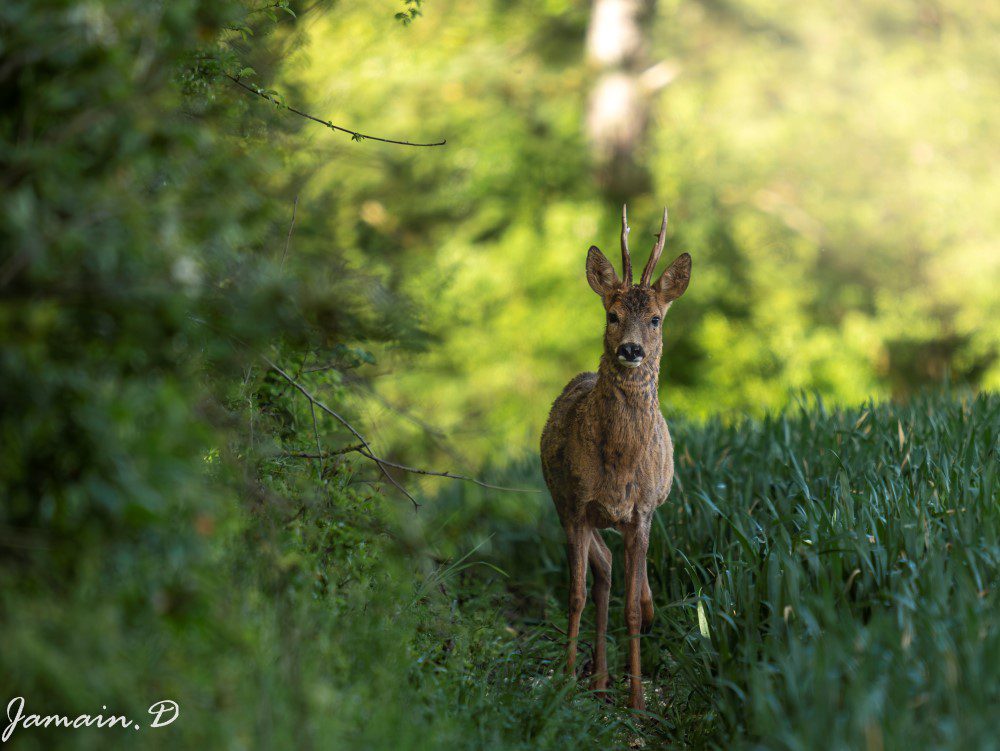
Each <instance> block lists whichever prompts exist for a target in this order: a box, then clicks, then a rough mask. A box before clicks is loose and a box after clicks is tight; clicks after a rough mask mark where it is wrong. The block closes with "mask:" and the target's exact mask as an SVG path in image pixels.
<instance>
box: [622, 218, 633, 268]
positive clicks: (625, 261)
mask: <svg viewBox="0 0 1000 751" xmlns="http://www.w3.org/2000/svg"><path fill="white" fill-rule="evenodd" d="M628 230H629V227H628V205H627V204H624V203H623V204H622V280H623V281H624V282H625V284H627V285H628V286H630V287H631V286H632V255H631V254H630V253H629V252H628Z"/></svg>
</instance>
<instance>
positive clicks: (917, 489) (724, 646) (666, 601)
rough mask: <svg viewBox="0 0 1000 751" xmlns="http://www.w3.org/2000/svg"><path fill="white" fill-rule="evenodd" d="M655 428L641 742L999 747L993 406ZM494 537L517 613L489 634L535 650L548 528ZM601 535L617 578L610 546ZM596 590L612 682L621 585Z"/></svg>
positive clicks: (552, 572) (549, 548)
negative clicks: (672, 445) (606, 619)
mask: <svg viewBox="0 0 1000 751" xmlns="http://www.w3.org/2000/svg"><path fill="white" fill-rule="evenodd" d="M674 433H675V438H676V444H677V455H678V462H677V464H678V471H677V481H676V484H675V488H674V491H673V493H672V494H671V496H670V499H669V500H668V502H667V504H666V505H664V506H663V507H662V508H661V509H660V511H659V512H658V514H657V517H656V521H655V524H654V529H653V534H652V540H651V545H650V552H649V566H650V577H651V584H652V587H653V593H654V600H655V602H656V604H657V607H658V613H657V620H656V624H655V627H654V629H653V632H652V633H651V634H650V635H648V636H646V637H644V638H643V663H644V671H645V673H646V675H647V676H648V678H649V680H648V688H647V693H648V695H649V699H650V700H651V704H650V712H649V714H648V716H647V717H645V718H643V719H642V720H641V721H639V724H640V726H641V728H640V729H641V732H642V734H643V735H644V736H645V738H646V740H647V741H648V742H650V743H656V744H664V745H671V744H677V745H695V746H702V745H706V746H709V745H710V746H718V747H722V748H732V747H761V748H788V749H799V748H801V749H813V748H844V749H856V748H870V749H881V748H955V749H971V748H976V749H986V748H997V747H998V743H1000V741H998V736H997V732H996V730H997V724H996V711H997V707H998V706H1000V608H998V594H997V591H996V587H997V583H998V571H1000V499H998V483H997V449H998V435H1000V400H998V398H997V397H996V396H980V397H978V398H975V399H973V398H971V397H960V396H951V395H936V396H924V397H920V398H916V399H914V400H913V401H912V402H911V403H909V404H907V405H903V406H900V405H867V406H865V407H864V408H862V409H857V410H847V411H829V410H827V409H825V408H824V407H823V406H822V404H818V405H812V406H806V405H802V406H798V407H795V408H792V409H789V410H788V411H786V412H785V413H784V414H781V415H777V416H774V417H771V418H769V419H766V420H764V421H762V422H747V423H743V424H739V425H731V426H725V425H722V424H720V423H718V422H713V423H709V424H707V425H704V426H688V425H683V424H677V425H676V426H675V429H674ZM526 474H528V475H529V476H530V475H531V474H532V472H531V471H530V469H526ZM525 479H526V478H522V479H521V481H525ZM459 495H463V496H464V497H463V498H462V499H461V500H459ZM468 496H469V494H468V493H464V494H456V497H454V498H453V499H451V502H452V503H456V504H462V503H468V501H469V498H468ZM543 503H548V500H547V498H546V499H545V500H544V501H543ZM488 507H489V502H488V501H487V500H486V499H485V498H484V500H483V502H482V506H481V507H479V506H476V509H479V508H488ZM463 516H464V518H465V519H469V518H475V516H476V512H475V511H473V512H471V513H470V512H468V510H467V512H466V514H465V515H463ZM515 516H516V515H515ZM492 523H493V522H492V520H491V519H490V518H489V517H487V518H485V519H482V520H481V521H480V522H479V526H480V527H481V529H482V531H483V532H485V531H486V529H487V528H489V527H490V526H491V524H492ZM518 524H521V525H522V528H521V529H518V528H517V527H518ZM494 532H495V533H496V534H495V536H494V538H493V540H492V541H491V548H490V555H491V557H490V560H491V561H493V562H495V563H497V564H498V565H501V566H506V567H507V569H508V574H509V575H510V580H509V581H510V585H509V586H510V589H511V590H512V591H513V592H514V593H515V595H516V597H514V598H513V599H515V600H516V601H517V602H518V603H519V605H518V606H517V607H516V609H515V610H514V611H513V612H511V613H508V617H509V618H511V619H512V621H513V622H514V623H515V624H516V626H517V627H518V628H521V629H523V630H525V632H526V633H527V634H528V635H529V638H530V636H531V635H533V634H536V633H538V632H542V633H547V634H552V633H555V632H553V631H552V629H551V628H549V627H547V626H546V625H545V624H546V623H547V622H554V623H556V624H562V625H563V626H564V625H565V615H564V612H563V608H562V602H563V601H564V592H565V581H564V578H565V573H564V567H563V564H562V561H563V556H562V552H561V549H560V544H561V538H560V532H559V529H558V525H557V522H556V520H555V516H554V514H553V513H551V512H549V511H548V509H545V508H542V509H540V510H539V512H538V516H537V517H535V520H534V522H533V523H532V522H528V521H527V520H526V519H524V518H522V519H520V520H515V521H513V522H511V523H510V524H508V525H507V527H506V528H503V529H499V530H498V529H494ZM606 537H607V539H608V540H609V542H610V543H611V544H612V546H613V548H614V549H615V552H616V554H617V556H616V563H618V568H617V570H616V573H617V574H618V576H619V577H620V574H621V572H620V567H621V564H620V561H621V557H620V553H621V550H620V547H621V546H620V539H619V538H618V536H617V535H615V534H613V533H606ZM615 592H616V593H617V594H618V595H619V598H618V599H617V601H615V602H613V611H612V630H613V632H614V633H613V638H614V639H615V641H614V642H613V644H614V647H616V649H615V648H614V647H613V649H612V654H613V655H615V656H616V658H617V664H618V675H619V676H621V674H622V672H623V671H624V662H623V658H624V647H625V641H624V634H623V618H622V615H621V613H622V603H621V600H620V593H621V592H622V586H621V584H620V582H619V583H618V584H617V585H616V587H615ZM553 593H556V595H555V596H554V597H553ZM699 609H700V610H701V612H702V613H703V615H704V625H703V627H700V626H699V617H698V611H699ZM587 616H588V617H592V613H591V612H589V610H588V613H587ZM616 627H617V628H616ZM588 633H592V631H590V632H587V631H585V632H584V638H587V636H588ZM556 635H558V634H557V633H556ZM612 664H614V663H612ZM612 669H613V670H614V668H612ZM623 698H624V690H623V688H622V687H621V686H619V696H618V699H619V701H621V700H622V699H623ZM597 711H600V710H597ZM620 740H621V741H622V742H625V741H627V740H629V734H625V735H623V736H620Z"/></svg>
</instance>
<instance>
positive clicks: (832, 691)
mask: <svg viewBox="0 0 1000 751" xmlns="http://www.w3.org/2000/svg"><path fill="white" fill-rule="evenodd" d="M296 409H300V410H305V411H304V412H303V414H302V415H296V416H295V419H296V421H297V422H296V424H300V427H301V431H304V432H303V435H306V436H307V438H308V440H313V438H314V436H313V435H312V431H311V427H312V423H311V420H308V418H307V415H308V410H307V408H306V407H304V406H303V405H301V404H297V406H296ZM299 418H302V419H299ZM673 425H674V435H675V441H676V445H677V457H678V461H677V467H678V469H677V480H676V485H675V489H674V491H673V493H672V494H671V497H670V499H669V501H668V503H667V504H666V505H665V506H663V507H662V508H661V509H660V511H659V512H658V514H657V516H656V522H655V525H654V528H653V535H652V541H651V546H650V555H649V565H650V577H651V585H652V588H653V593H654V600H655V602H656V605H657V618H656V622H655V625H654V628H653V631H652V633H651V634H649V635H648V636H645V637H643V662H644V673H645V676H646V685H647V696H648V700H649V711H648V712H647V713H646V714H644V715H641V716H637V715H635V714H633V713H631V712H629V711H628V710H626V709H624V708H623V702H624V699H625V696H626V692H625V690H624V684H623V679H624V656H625V655H624V652H625V647H626V640H625V636H624V633H623V632H624V629H623V614H622V602H621V592H622V589H623V588H622V586H621V582H620V581H617V582H616V585H615V588H614V590H613V592H614V599H613V602H612V623H611V633H610V639H611V641H610V645H609V647H610V652H609V655H610V659H611V668H612V672H613V674H614V676H615V678H616V682H615V700H616V703H615V704H614V705H608V704H606V703H604V702H602V701H600V700H599V699H597V698H596V697H595V696H594V695H592V694H591V693H590V692H589V691H588V690H587V689H586V682H585V681H582V680H581V681H580V682H575V681H572V680H568V679H566V678H565V677H564V676H563V675H562V655H563V636H562V633H561V629H563V628H565V619H566V615H565V608H564V602H565V599H566V580H565V564H564V553H563V547H562V544H563V540H562V533H561V530H560V529H559V526H558V522H557V520H556V517H555V514H554V511H553V510H552V508H551V503H550V501H549V499H548V497H547V495H545V494H536V495H524V494H518V495H514V494H497V493H495V492H489V491H485V490H483V489H480V488H478V487H475V486H469V485H462V484H458V483H453V484H448V485H442V484H441V483H442V482H443V481H435V482H437V483H438V484H437V485H436V487H437V488H439V489H440V494H439V495H438V496H436V497H428V498H426V499H425V501H426V503H425V506H424V508H423V509H422V510H421V511H420V512H419V514H414V512H413V511H412V510H411V509H409V508H408V507H407V506H406V505H405V502H403V501H400V502H399V503H398V504H396V501H395V500H389V499H386V498H382V497H380V496H378V495H377V494H376V495H373V491H372V489H371V488H370V486H369V485H367V484H359V483H358V480H360V479H361V477H363V476H368V475H367V472H368V471H369V470H370V468H368V467H367V466H365V465H364V464H363V463H358V464H355V463H353V462H351V461H345V462H344V463H343V464H341V465H339V466H336V467H335V466H328V467H327V474H326V476H325V480H324V484H323V485H322V486H321V489H318V486H317V484H316V474H315V468H314V467H310V466H308V465H307V464H304V463H301V462H299V463H294V462H284V461H282V460H274V459H265V460H263V461H262V463H261V464H260V476H261V478H262V479H263V481H264V482H263V486H262V489H261V490H259V491H258V496H257V497H255V498H248V499H247V501H248V502H247V505H246V506H245V508H242V509H241V508H233V509H230V511H229V512H225V511H223V510H220V509H223V508H224V504H221V503H219V502H217V503H216V509H217V510H216V517H215V528H214V530H213V529H205V528H204V526H205V525H204V524H201V525H200V526H199V527H198V528H199V529H200V530H201V531H200V532H198V534H197V535H196V536H195V538H197V539H195V538H192V537H191V534H190V530H189V531H188V532H187V533H185V532H184V531H183V529H182V527H183V525H185V524H188V522H187V521H185V520H184V519H180V520H179V522H178V526H177V529H176V531H175V533H174V534H175V539H178V540H186V541H187V542H186V543H185V544H187V545H190V546H193V547H192V550H193V551H194V552H192V553H190V554H189V555H186V556H185V557H183V558H182V559H179V560H183V561H184V562H185V563H184V566H183V567H182V568H177V569H176V570H175V569H173V568H171V566H172V564H171V561H172V560H173V556H174V555H175V553H174V551H173V549H172V547H171V543H170V539H171V538H170V537H169V536H168V537H165V538H164V539H163V542H162V545H161V547H155V548H151V547H150V545H149V541H147V540H143V539H130V540H118V541H117V542H116V543H115V545H114V547H113V548H112V549H108V548H107V547H106V546H101V547H99V548H88V547H86V546H83V547H81V548H80V555H81V556H82V557H81V560H80V561H79V566H78V568H79V569H80V573H79V574H78V575H77V576H78V579H77V580H76V581H75V582H74V583H73V584H72V585H69V584H67V583H65V582H58V581H52V580H50V579H48V578H46V575H45V574H44V572H45V570H46V569H45V568H44V566H40V565H36V566H35V568H34V569H31V568H24V567H23V566H22V568H21V569H17V568H16V567H14V568H11V567H8V568H7V569H5V571H7V572H8V573H7V574H5V575H4V579H3V581H2V582H0V583H2V584H3V587H2V588H0V592H2V595H0V612H2V614H3V620H2V622H0V636H2V639H3V644H4V649H3V650H2V651H0V676H2V679H3V685H2V688H3V689H4V691H5V693H6V695H8V696H14V695H23V696H25V697H26V698H27V700H28V703H29V706H31V707H34V708H36V710H43V711H45V712H64V713H73V714H76V713H79V712H84V711H90V712H93V711H96V708H97V707H99V706H100V705H101V704H108V705H109V706H110V707H112V708H113V709H115V710H118V711H123V712H128V713H130V714H131V715H133V716H134V717H142V716H143V715H144V713H145V708H146V706H148V704H149V703H151V702H152V701H153V700H155V699H158V698H167V697H169V698H173V699H175V700H177V701H178V702H179V704H180V705H181V707H182V711H183V713H184V714H183V715H182V718H181V719H180V720H178V721H177V722H176V723H175V724H174V725H173V726H171V728H169V729H165V730H161V731H155V732H154V731H152V730H148V731H147V730H143V731H142V733H141V734H139V733H133V732H132V731H128V734H127V735H125V731H121V732H119V733H112V732H110V731H106V730H103V731H99V730H96V729H95V730H90V731H66V730H62V729H60V730H53V729H50V730H44V731H20V732H19V733H18V734H17V735H16V736H15V747H21V748H27V749H30V748H51V747H68V748H102V749H103V748H109V747H121V748H126V747H128V748H140V747H141V748H189V747H204V748H209V747H210V748H234V749H242V748H269V749H272V748H275V749H285V748H287V749H292V748H295V749H301V748H334V749H339V748H368V749H383V748H385V749H440V748H449V749H480V748H490V749H565V748H601V749H607V748H629V747H635V746H637V745H639V741H640V740H641V741H642V742H644V743H645V747H647V748H658V747H671V746H673V747H694V748H710V747H714V748H727V749H728V748H768V749H770V748H779V749H817V748H824V749H827V748H830V749H873V750H874V749H907V751H910V750H911V749H918V748H919V749H923V748H951V749H963V751H964V750H965V749H990V748H997V747H998V741H997V737H998V736H997V733H996V719H995V716H996V708H997V706H998V705H1000V681H998V670H997V668H998V666H1000V615H998V611H1000V608H998V595H997V591H996V587H997V581H998V569H1000V503H998V484H997V468H996V465H997V449H998V443H997V442H998V434H1000V430H998V428H1000V398H998V397H997V396H994V395H984V396H980V397H977V398H972V397H968V396H963V395H953V394H947V393H942V394H937V395H928V396H924V397H920V398H917V399H914V400H913V401H912V402H910V403H909V404H906V405H867V406H865V407H863V408H861V409H856V410H847V411H828V410H826V409H824V408H823V407H822V405H808V406H807V405H802V406H797V407H794V408H791V409H789V410H787V411H786V412H785V413H783V414H781V415H777V416H774V417H772V418H770V419H767V420H764V421H762V422H746V423H743V424H739V425H723V424H721V423H719V422H710V423H708V424H704V425H686V424H683V423H682V422H680V421H674V422H673ZM293 437H294V435H293ZM305 440H306V439H303V441H305ZM358 472H361V473H364V474H357V473H358ZM494 474H495V475H503V476H504V478H503V479H505V480H506V481H508V482H512V483H513V482H517V483H536V484H540V477H539V475H538V465H537V460H536V459H534V458H532V459H530V460H528V461H526V462H525V464H524V465H523V466H521V467H508V468H506V469H505V471H503V472H500V471H497V472H495V473H494ZM394 504H396V505H394ZM390 510H392V511H391V512H390ZM185 535H186V536H185ZM606 535H607V539H608V541H609V543H610V544H611V545H612V547H613V550H614V551H615V553H616V569H615V572H616V577H618V578H619V579H620V577H621V557H620V555H621V549H620V548H621V545H620V543H621V540H620V539H619V538H618V536H617V535H615V534H613V533H606ZM199 540H200V542H199ZM88 551H89V552H88ZM199 551H200V552H199ZM25 555H26V556H29V554H27V553H25ZM37 555H39V556H43V555H44V552H40V553H38V554H37ZM31 560H35V562H36V564H38V563H39V562H40V561H42V560H43V559H42V558H36V559H31V558H30V556H29V557H28V558H25V559H24V560H23V561H22V564H24V563H25V561H29V562H30V561H31ZM199 561H200V562H199ZM31 571H34V572H35V573H31ZM699 610H700V611H701V613H702V616H703V619H702V622H701V624H700V623H699ZM592 617H593V613H592V608H590V607H588V609H587V611H586V613H585V619H586V622H585V624H584V633H583V638H584V640H585V641H587V642H589V640H590V639H591V638H592V633H593V632H592V621H591V619H592ZM585 649H586V647H585ZM140 735H141V742H140V741H138V740H137V738H139V737H140Z"/></svg>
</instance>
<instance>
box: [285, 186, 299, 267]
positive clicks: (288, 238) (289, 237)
mask: <svg viewBox="0 0 1000 751" xmlns="http://www.w3.org/2000/svg"><path fill="white" fill-rule="evenodd" d="M298 207H299V197H298V196H295V203H293V204H292V223H291V224H289V225H288V235H287V236H286V237H285V252H284V253H282V254H281V268H285V259H286V258H288V246H289V244H290V243H291V242H292V231H293V230H294V229H295V210H296V209H298Z"/></svg>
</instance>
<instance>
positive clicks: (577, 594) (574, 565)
mask: <svg viewBox="0 0 1000 751" xmlns="http://www.w3.org/2000/svg"><path fill="white" fill-rule="evenodd" d="M590 533H591V530H590V528H589V527H585V526H583V525H573V526H567V527H566V553H567V557H568V558H569V626H568V627H567V644H566V673H567V675H574V674H575V672H576V642H577V639H578V638H579V636H580V616H581V615H582V614H583V606H584V604H585V603H586V601H587V551H588V549H589V547H590Z"/></svg>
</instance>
